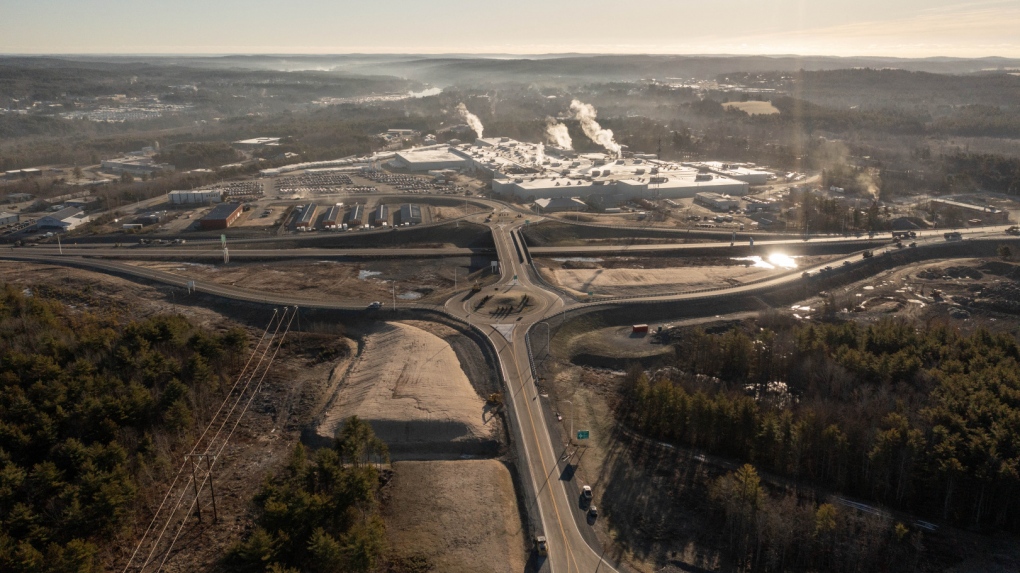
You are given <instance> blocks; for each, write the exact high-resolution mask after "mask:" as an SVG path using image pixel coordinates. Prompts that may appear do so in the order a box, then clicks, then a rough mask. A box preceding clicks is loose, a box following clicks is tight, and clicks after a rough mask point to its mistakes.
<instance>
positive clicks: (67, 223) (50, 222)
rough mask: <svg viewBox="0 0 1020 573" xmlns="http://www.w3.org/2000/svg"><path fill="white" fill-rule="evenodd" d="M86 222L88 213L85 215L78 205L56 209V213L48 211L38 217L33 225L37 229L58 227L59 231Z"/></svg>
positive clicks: (67, 229)
mask: <svg viewBox="0 0 1020 573" xmlns="http://www.w3.org/2000/svg"><path fill="white" fill-rule="evenodd" d="M88 222H89V217H88V215H85V213H84V212H83V211H82V209H81V208H80V207H67V208H64V209H61V210H59V211H57V212H56V213H50V214H49V215H43V216H42V217H39V220H38V221H36V223H35V226H36V227H37V228H39V229H60V230H61V231H70V230H72V229H74V228H76V227H78V226H79V225H82V224H84V223H88Z"/></svg>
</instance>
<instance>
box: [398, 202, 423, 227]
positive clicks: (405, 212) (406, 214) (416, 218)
mask: <svg viewBox="0 0 1020 573" xmlns="http://www.w3.org/2000/svg"><path fill="white" fill-rule="evenodd" d="M399 217H400V224H401V225H403V224H404V223H407V224H410V225H420V224H421V221H422V219H421V205H412V204H411V203H405V204H403V205H401V206H400V213H399Z"/></svg>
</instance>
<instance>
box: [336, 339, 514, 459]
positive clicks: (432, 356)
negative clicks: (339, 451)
mask: <svg viewBox="0 0 1020 573" xmlns="http://www.w3.org/2000/svg"><path fill="white" fill-rule="evenodd" d="M350 416H358V417H360V418H362V419H363V420H366V421H367V422H369V423H370V424H371V425H372V429H373V430H375V433H376V435H377V436H379V437H380V438H381V439H382V440H383V441H385V442H386V443H387V444H388V445H389V447H390V451H391V454H393V455H394V457H395V458H400V457H401V454H402V453H413V454H414V455H415V456H416V457H422V456H425V455H428V454H450V453H454V454H460V453H482V451H480V450H478V448H479V447H483V446H484V447H486V448H488V447H492V442H493V439H492V436H493V435H494V433H495V431H496V424H495V422H494V421H493V419H494V418H493V416H492V415H491V414H490V413H488V411H487V410H486V407H485V402H484V401H483V400H482V398H481V397H480V396H479V395H478V393H477V392H475V390H474V388H473V387H472V386H471V381H470V380H469V379H468V377H467V375H466V374H465V373H464V370H463V369H462V368H461V365H460V361H459V360H458V359H457V355H456V353H455V352H454V350H453V348H452V347H451V346H450V344H449V343H448V342H446V341H445V340H443V339H442V338H440V337H438V336H436V335H434V334H432V333H430V332H426V331H424V330H422V329H420V328H416V327H414V326H411V325H408V324H402V323H399V322H392V323H384V324H380V325H379V326H378V327H377V328H376V329H375V330H374V331H372V332H371V333H369V334H368V335H366V336H365V342H364V347H363V350H362V352H361V355H360V356H359V357H358V359H357V360H356V361H355V363H354V365H353V366H352V368H351V370H350V371H349V372H348V374H347V377H346V379H345V380H344V381H343V383H342V384H341V387H340V391H339V393H338V394H337V396H336V398H335V400H334V403H333V404H331V405H330V406H329V407H328V409H327V411H326V413H325V416H324V417H323V419H322V421H321V423H320V424H319V425H318V427H317V430H316V433H317V434H318V436H319V437H320V438H323V439H330V438H332V436H333V435H334V434H335V432H336V430H337V427H338V426H339V424H340V423H341V422H342V420H344V419H345V418H348V417H350Z"/></svg>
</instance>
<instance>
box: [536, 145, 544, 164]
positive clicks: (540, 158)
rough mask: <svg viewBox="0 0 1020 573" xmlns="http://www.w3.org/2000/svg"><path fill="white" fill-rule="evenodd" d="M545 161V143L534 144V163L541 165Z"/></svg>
mask: <svg viewBox="0 0 1020 573" xmlns="http://www.w3.org/2000/svg"><path fill="white" fill-rule="evenodd" d="M543 163H545V144H542V143H539V144H538V145H536V146H535V165H537V166H539V167H541V166H542V164H543Z"/></svg>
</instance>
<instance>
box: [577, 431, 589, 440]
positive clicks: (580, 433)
mask: <svg viewBox="0 0 1020 573" xmlns="http://www.w3.org/2000/svg"><path fill="white" fill-rule="evenodd" d="M577 439H578V440H587V439H588V430H578V431H577Z"/></svg>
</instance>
